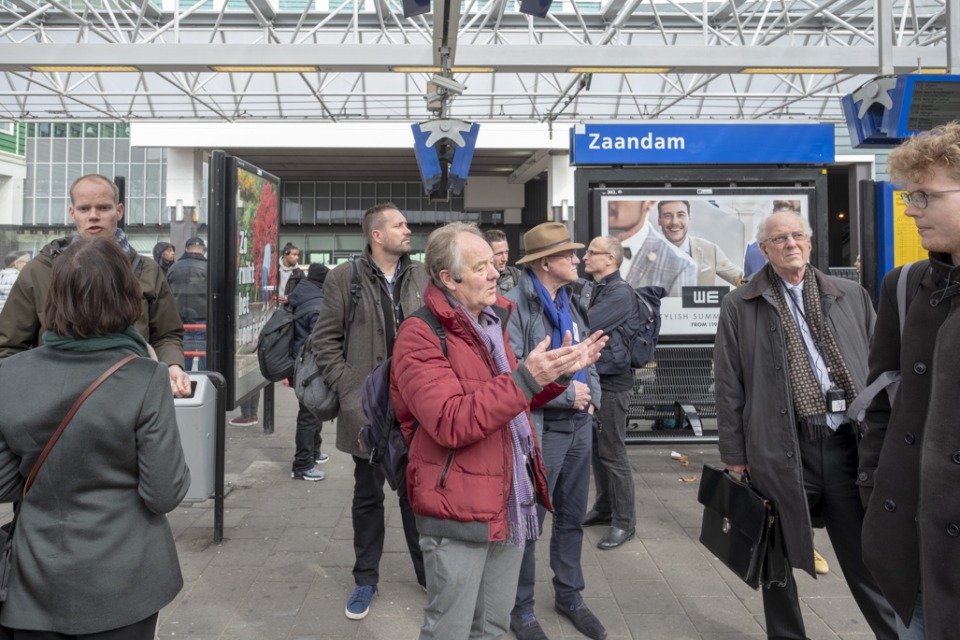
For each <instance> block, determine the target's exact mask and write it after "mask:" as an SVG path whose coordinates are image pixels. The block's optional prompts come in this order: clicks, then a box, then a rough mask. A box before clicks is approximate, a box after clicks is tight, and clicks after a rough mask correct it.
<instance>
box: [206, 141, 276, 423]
mask: <svg viewBox="0 0 960 640" xmlns="http://www.w3.org/2000/svg"><path fill="white" fill-rule="evenodd" d="M209 176H210V190H209V198H208V204H209V220H210V226H209V235H210V241H209V251H208V254H209V278H210V284H209V292H210V314H209V318H210V319H209V321H208V323H207V325H208V333H207V339H208V345H209V347H208V366H209V368H210V369H211V370H213V371H219V372H220V373H221V374H223V377H224V378H225V379H226V381H227V407H228V408H231V409H232V408H236V406H237V405H238V404H240V402H242V401H243V400H244V398H246V397H248V396H250V395H251V394H252V393H254V392H257V391H258V390H259V389H261V388H262V387H263V386H265V385H266V384H267V381H266V380H265V379H264V378H263V376H261V375H260V367H259V365H258V363H257V339H258V338H259V336H260V330H261V329H262V328H263V325H264V324H266V322H267V320H268V319H269V318H270V316H271V315H272V314H273V312H274V310H275V309H276V308H277V302H278V296H277V285H278V281H279V276H280V274H279V266H278V260H279V250H278V248H277V244H278V241H279V222H280V219H279V212H280V179H279V178H277V177H276V176H273V175H271V174H269V173H267V172H265V171H263V170H261V169H259V168H257V167H255V166H253V165H251V164H249V163H247V162H244V161H243V160H240V159H239V158H234V157H232V156H229V155H227V154H225V153H223V152H222V151H215V152H213V153H212V154H211V155H210V161H209Z"/></svg>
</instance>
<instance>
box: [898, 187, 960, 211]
mask: <svg viewBox="0 0 960 640" xmlns="http://www.w3.org/2000/svg"><path fill="white" fill-rule="evenodd" d="M955 191H960V189H946V190H944V191H909V192H906V193H901V194H900V198H901V199H902V200H903V204H905V205H907V206H909V205H913V206H914V207H916V208H917V209H926V208H927V204H929V198H930V196H938V195H940V194H941V193H954V192H955Z"/></svg>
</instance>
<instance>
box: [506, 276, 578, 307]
mask: <svg viewBox="0 0 960 640" xmlns="http://www.w3.org/2000/svg"><path fill="white" fill-rule="evenodd" d="M519 286H520V291H522V292H523V295H524V296H526V297H527V298H529V299H530V300H536V301H538V302H539V300H540V294H539V293H537V290H536V288H535V287H534V286H533V274H532V273H531V272H530V269H524V270H523V271H522V272H521V273H520V284H519ZM560 288H561V289H566V290H567V297H568V298H570V299H573V286H572V285H569V284H565V285H563V286H562V287H560Z"/></svg>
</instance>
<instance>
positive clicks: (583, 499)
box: [506, 222, 607, 640]
mask: <svg viewBox="0 0 960 640" xmlns="http://www.w3.org/2000/svg"><path fill="white" fill-rule="evenodd" d="M523 248H524V250H525V251H526V255H525V256H524V257H523V258H521V259H520V260H518V261H517V264H518V265H524V266H525V268H524V270H523V272H522V273H521V275H520V284H518V285H517V286H516V287H514V288H513V289H511V290H510V291H509V292H507V296H506V298H507V299H508V300H510V301H511V302H513V303H514V304H516V305H517V308H516V310H515V311H514V312H513V314H512V315H511V316H510V323H509V330H510V345H511V346H512V347H513V352H514V353H515V354H516V355H517V360H518V361H520V362H521V364H523V363H524V361H525V359H526V358H527V356H528V355H531V354H532V353H534V350H535V349H536V347H537V345H538V344H539V343H540V342H542V341H543V340H545V339H546V338H548V337H549V338H550V348H551V349H556V348H558V347H560V346H561V345H562V344H563V341H564V336H565V335H566V334H568V333H569V334H570V336H571V337H572V338H573V344H577V343H579V342H580V341H582V340H586V339H587V337H588V336H589V335H590V334H589V331H588V330H587V325H586V322H585V319H586V314H585V313H584V311H583V309H582V308H581V307H580V300H579V296H575V295H573V291H572V289H571V287H570V285H571V284H573V283H574V282H576V281H577V265H578V264H580V259H579V258H577V254H576V250H577V249H583V245H582V244H580V243H577V242H571V241H570V233H569V231H568V230H567V227H566V226H565V225H563V224H561V223H559V222H544V223H543V224H539V225H537V226H536V227H534V228H533V229H531V230H530V231H528V232H527V233H525V234H524V236H523ZM599 406H600V381H599V378H598V377H597V370H596V366H595V365H591V366H590V367H589V368H587V369H581V370H580V371H578V372H576V373H575V374H573V379H572V381H571V382H570V385H569V386H568V387H567V388H566V390H565V391H564V392H563V393H562V394H560V395H559V396H557V397H556V398H554V399H553V400H551V401H550V402H548V403H547V404H546V405H544V406H543V407H541V408H539V409H537V410H536V411H532V412H531V422H532V423H533V427H534V429H535V431H536V434H537V439H538V440H539V441H540V448H541V450H542V452H543V464H544V467H545V468H546V471H547V488H548V490H549V492H550V501H551V502H552V503H553V505H554V513H553V535H552V537H551V540H550V568H551V569H553V591H554V598H555V600H554V608H555V609H556V611H557V613H559V614H560V615H562V616H564V617H566V618H568V619H569V620H570V621H571V622H572V623H573V626H574V627H576V628H577V630H578V631H580V633H582V634H584V635H585V636H587V637H589V638H594V639H595V640H602V639H603V638H606V637H607V632H606V630H605V629H604V627H603V625H602V624H601V623H600V621H599V620H598V619H597V617H596V616H595V615H593V613H592V612H591V611H590V609H588V608H587V606H586V604H584V602H583V596H582V591H583V589H584V580H583V568H582V567H581V566H580V554H581V551H582V549H583V525H582V524H581V520H582V519H583V515H584V514H585V513H586V511H587V494H588V493H589V490H590V456H591V451H592V448H593V447H592V437H593V436H592V432H593V414H594V412H595V411H596V409H597V407H599ZM544 515H545V512H544V510H543V508H542V507H541V508H538V516H539V519H540V523H541V524H542V523H543V518H544ZM535 558H536V550H535V542H534V541H533V540H528V541H527V544H526V547H525V548H524V552H523V562H522V563H521V565H520V580H519V583H518V585H517V599H516V604H515V606H514V608H513V612H512V613H511V614H510V628H511V629H512V630H513V632H514V633H515V634H516V636H517V639H518V640H545V639H546V638H547V636H546V634H545V633H544V632H543V629H542V627H541V626H540V623H539V621H538V620H537V617H536V615H534V613H533V604H534V598H533V591H534V581H535V577H536V576H535V573H536V564H535V563H536V560H535Z"/></svg>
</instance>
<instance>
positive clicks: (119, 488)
mask: <svg viewBox="0 0 960 640" xmlns="http://www.w3.org/2000/svg"><path fill="white" fill-rule="evenodd" d="M128 353H129V352H128V351H127V350H125V349H108V350H105V351H91V352H79V351H60V350H57V349H52V348H50V347H40V348H37V349H30V350H29V351H26V352H24V353H21V354H18V355H15V356H13V357H10V358H7V359H5V360H3V361H2V362H0V406H2V407H3V413H2V415H0V501H2V502H9V501H11V500H19V499H20V494H21V492H22V490H23V484H24V482H25V480H26V478H27V476H28V475H29V474H30V471H31V470H32V469H33V465H34V464H35V463H36V461H37V458H38V457H39V456H40V452H41V450H42V449H43V447H44V446H45V445H46V444H47V442H48V441H49V439H50V437H51V436H52V435H53V433H54V431H56V429H57V426H58V425H59V423H60V420H61V419H62V418H63V413H64V411H65V410H66V408H67V407H69V406H70V405H71V404H73V402H74V401H75V400H76V399H77V398H78V397H79V396H80V394H81V393H82V392H83V391H84V390H85V389H86V388H87V385H89V384H90V383H91V382H92V381H93V380H95V379H96V378H97V376H99V375H100V374H101V373H103V372H104V371H106V370H107V369H108V368H109V367H110V366H112V365H113V364H115V363H116V362H118V361H119V360H120V359H121V358H123V357H125V356H126V355H127V354H128ZM24 400H27V401H26V402H25V401H24ZM189 486H190V471H189V469H188V467H187V465H186V462H185V461H184V456H183V448H182V446H181V444H180V432H179V430H178V429H177V421H176V415H175V410H174V405H173V396H172V394H171V392H170V382H169V374H168V373H167V367H165V366H163V365H162V364H160V363H157V362H154V361H153V360H150V359H149V358H137V359H135V360H133V361H132V362H129V363H127V364H126V365H124V366H123V367H122V368H121V369H120V370H119V371H117V372H116V374H114V375H113V376H112V377H111V378H110V379H109V380H106V381H105V382H104V383H103V385H102V386H100V387H99V388H98V389H97V390H96V391H94V393H93V394H91V395H90V397H89V399H88V400H87V401H86V402H85V403H84V405H83V406H82V407H81V408H80V410H79V411H77V413H76V415H74V417H73V420H72V421H71V422H70V424H69V425H68V426H67V428H66V429H65V430H64V432H63V437H62V438H60V440H59V441H57V443H56V445H55V446H54V447H53V449H51V451H50V455H49V457H48V458H47V459H46V461H45V462H44V463H43V466H42V467H41V468H40V471H39V473H38V474H37V476H36V479H35V482H34V484H33V486H32V488H31V489H30V492H29V493H28V494H27V495H26V498H25V499H24V500H23V503H22V507H21V511H20V518H19V521H18V522H17V530H16V533H15V534H14V537H13V556H14V560H13V572H12V573H11V575H10V593H9V596H8V598H7V601H6V602H5V603H3V608H2V610H0V623H2V624H3V625H4V626H5V627H12V628H15V629H32V630H39V629H43V630H50V631H56V632H58V633H63V634H67V635H70V636H74V635H80V634H90V633H99V632H102V631H106V630H108V629H116V628H117V627H122V626H125V625H128V624H133V623H134V622H137V621H139V620H143V619H144V618H146V617H147V616H150V615H153V614H154V613H156V612H157V611H159V610H160V609H161V608H162V607H164V606H166V605H167V604H169V603H170V602H171V601H172V600H173V599H174V598H175V597H176V595H177V593H178V592H179V591H180V589H181V587H182V586H183V578H182V576H181V573H180V563H179V562H178V561H177V548H176V544H175V543H174V539H173V533H172V532H171V530H170V525H169V524H168V522H167V518H166V516H165V514H166V513H169V512H170V511H172V510H173V509H174V508H176V506H177V505H178V504H179V503H180V500H181V499H182V498H183V496H184V495H185V494H186V492H187V489H188V488H189Z"/></svg>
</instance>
